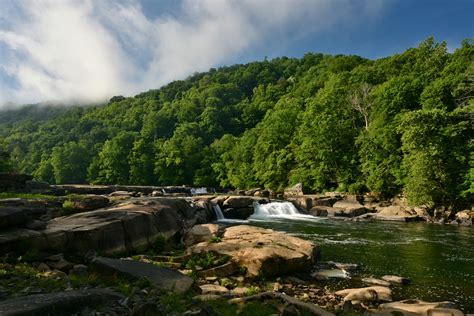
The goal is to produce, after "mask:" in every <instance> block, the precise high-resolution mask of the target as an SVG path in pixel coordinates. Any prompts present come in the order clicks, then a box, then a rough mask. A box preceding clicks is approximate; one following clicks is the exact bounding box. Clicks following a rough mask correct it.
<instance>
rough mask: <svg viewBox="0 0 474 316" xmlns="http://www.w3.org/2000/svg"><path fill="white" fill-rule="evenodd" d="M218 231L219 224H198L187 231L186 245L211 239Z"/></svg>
mask: <svg viewBox="0 0 474 316" xmlns="http://www.w3.org/2000/svg"><path fill="white" fill-rule="evenodd" d="M218 232H219V225H217V224H203V225H196V226H194V227H192V228H191V229H190V230H189V231H187V232H186V235H185V237H184V245H185V246H186V247H189V246H192V245H195V244H197V243H200V242H203V241H210V240H211V238H212V237H214V236H217V234H218Z"/></svg>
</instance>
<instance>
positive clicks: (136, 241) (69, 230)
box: [0, 198, 196, 254]
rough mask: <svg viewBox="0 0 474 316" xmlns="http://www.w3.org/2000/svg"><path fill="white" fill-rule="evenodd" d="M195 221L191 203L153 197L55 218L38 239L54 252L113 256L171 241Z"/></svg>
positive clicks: (0, 246)
mask: <svg viewBox="0 0 474 316" xmlns="http://www.w3.org/2000/svg"><path fill="white" fill-rule="evenodd" d="M195 220H196V219H195V218H194V208H193V207H192V206H191V204H190V202H188V201H186V200H184V199H175V198H153V200H152V201H136V202H128V203H122V204H119V205H117V206H115V207H112V208H109V209H101V210H96V211H91V212H85V213H78V214H74V215H71V216H65V217H60V218H55V219H53V220H51V221H50V222H49V223H48V227H47V228H46V230H44V231H43V235H41V236H40V238H39V239H42V240H40V241H42V242H45V243H46V244H45V245H42V246H43V247H45V248H49V249H53V250H56V251H65V250H68V251H71V252H76V253H79V254H84V253H86V252H88V251H90V250H94V251H97V252H102V253H104V254H112V253H116V252H127V251H136V250H140V249H143V248H144V247H148V246H151V245H153V243H154V242H155V240H157V238H161V237H163V236H164V237H165V238H170V237H172V236H174V235H175V234H176V233H178V232H180V231H181V230H182V229H183V228H185V227H186V226H188V225H189V226H191V225H193V224H194V223H195ZM1 249H2V240H1V237H0V250H1ZM38 249H39V250H40V248H38Z"/></svg>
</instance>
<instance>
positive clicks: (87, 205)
mask: <svg viewBox="0 0 474 316" xmlns="http://www.w3.org/2000/svg"><path fill="white" fill-rule="evenodd" d="M68 201H69V202H70V204H71V206H70V207H71V208H73V209H74V211H75V212H90V211H94V210H97V209H100V208H104V207H106V206H108V205H109V203H110V200H109V199H108V198H106V197H105V196H102V195H84V196H81V197H72V198H69V199H68Z"/></svg>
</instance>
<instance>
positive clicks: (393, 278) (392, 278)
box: [381, 275, 411, 285]
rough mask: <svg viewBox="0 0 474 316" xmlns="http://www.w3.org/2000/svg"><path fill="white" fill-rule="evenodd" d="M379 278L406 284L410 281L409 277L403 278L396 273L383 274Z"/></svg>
mask: <svg viewBox="0 0 474 316" xmlns="http://www.w3.org/2000/svg"><path fill="white" fill-rule="evenodd" d="M381 279H382V280H384V281H387V282H390V283H396V284H403V285H408V284H410V283H411V280H410V279H409V278H404V277H401V276H398V275H384V276H383V277H382V278H381Z"/></svg>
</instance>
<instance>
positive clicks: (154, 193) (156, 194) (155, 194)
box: [151, 191, 164, 196]
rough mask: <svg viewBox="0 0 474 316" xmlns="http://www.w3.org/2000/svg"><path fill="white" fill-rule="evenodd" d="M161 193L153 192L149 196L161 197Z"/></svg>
mask: <svg viewBox="0 0 474 316" xmlns="http://www.w3.org/2000/svg"><path fill="white" fill-rule="evenodd" d="M163 195H164V193H163V191H153V192H151V196H163Z"/></svg>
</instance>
